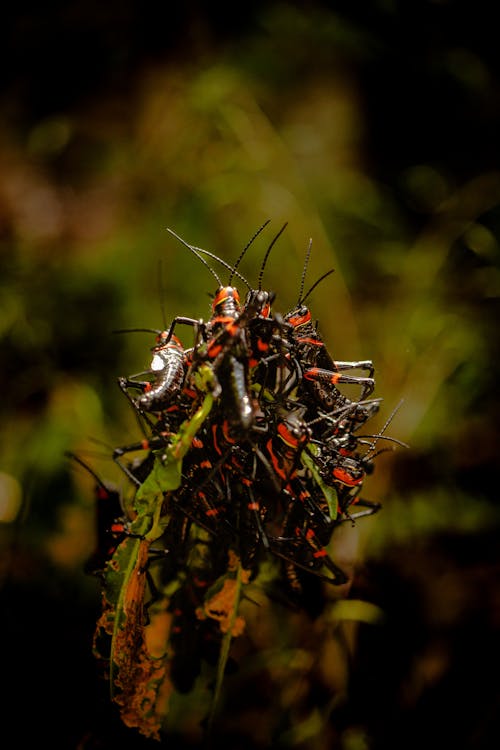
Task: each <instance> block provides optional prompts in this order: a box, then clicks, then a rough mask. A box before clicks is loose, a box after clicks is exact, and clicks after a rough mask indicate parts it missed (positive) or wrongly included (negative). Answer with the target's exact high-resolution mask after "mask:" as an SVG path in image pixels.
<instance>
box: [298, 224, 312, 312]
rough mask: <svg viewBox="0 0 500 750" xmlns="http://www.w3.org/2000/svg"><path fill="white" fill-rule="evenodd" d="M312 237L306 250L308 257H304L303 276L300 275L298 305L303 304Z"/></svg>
mask: <svg viewBox="0 0 500 750" xmlns="http://www.w3.org/2000/svg"><path fill="white" fill-rule="evenodd" d="M312 244H313V241H312V238H311V239H310V240H309V246H308V248H307V251H306V257H305V259H304V265H303V267H302V276H301V277H300V286H299V298H298V300H297V307H298V306H299V305H301V304H302V302H303V299H302V293H303V291H304V282H305V280H306V272H307V266H308V265H309V258H310V256H311V250H312Z"/></svg>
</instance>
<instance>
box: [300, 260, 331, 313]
mask: <svg viewBox="0 0 500 750" xmlns="http://www.w3.org/2000/svg"><path fill="white" fill-rule="evenodd" d="M334 271H335V269H334V268H330V270H329V271H327V272H326V273H324V274H323V276H320V277H319V279H318V280H317V281H315V282H314V284H313V285H312V287H311V288H310V289H309V291H308V292H307V293H306V294H304V296H303V297H302V299H300V298H299V301H298V303H297V304H298V305H303V304H304V302H305V301H306V299H307V298H308V297H309V295H310V294H311V292H312V291H313V290H314V289H316V287H317V286H318V284H319V283H320V282H321V281H323V279H326V277H327V276H330V274H331V273H333V272H334Z"/></svg>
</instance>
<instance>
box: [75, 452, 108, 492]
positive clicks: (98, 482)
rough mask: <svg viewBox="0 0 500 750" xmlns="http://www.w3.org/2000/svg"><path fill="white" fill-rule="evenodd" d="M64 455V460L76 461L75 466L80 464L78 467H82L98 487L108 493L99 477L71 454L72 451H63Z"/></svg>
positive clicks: (77, 457) (78, 457) (80, 459)
mask: <svg viewBox="0 0 500 750" xmlns="http://www.w3.org/2000/svg"><path fill="white" fill-rule="evenodd" d="M64 455H65V456H66V458H71V459H72V460H73V461H76V463H77V464H80V466H83V468H84V469H85V470H86V471H87V472H88V473H89V474H90V475H91V476H92V477H93V478H94V479H95V481H96V482H97V484H98V485H99V487H101V488H102V489H103V490H106V492H107V491H108V488H107V487H106V485H105V484H104V482H103V481H102V479H101V478H100V476H99V475H98V474H97V473H96V472H95V471H94V470H93V469H92V468H91V467H90V466H89V465H88V464H87V463H86V462H85V461H84V460H83V459H82V458H80V456H77V455H76V453H73V452H72V451H64Z"/></svg>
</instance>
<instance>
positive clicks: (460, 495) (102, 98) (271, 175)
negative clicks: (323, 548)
mask: <svg viewBox="0 0 500 750" xmlns="http://www.w3.org/2000/svg"><path fill="white" fill-rule="evenodd" d="M2 29H3V34H2V45H1V46H0V56H1V60H0V106H1V112H2V117H1V120H0V243H1V244H0V280H1V281H0V284H1V287H0V290H1V300H0V304H1V309H2V314H1V315H0V325H1V329H0V333H1V341H0V351H1V362H2V368H1V374H0V378H1V379H2V386H3V387H2V392H3V394H4V398H3V399H2V402H1V404H0V410H1V417H2V421H1V424H2V426H1V432H0V440H1V452H2V466H1V467H0V472H1V473H0V480H1V484H0V492H1V497H2V507H3V510H2V520H1V521H0V538H1V541H2V548H3V551H2V569H1V574H2V590H1V594H0V596H1V602H2V610H1V628H0V634H1V643H2V646H3V649H4V655H3V657H2V663H3V664H5V669H3V670H2V672H3V677H2V679H3V682H4V691H6V693H7V696H8V698H7V704H6V705H5V707H4V732H5V735H6V736H11V737H16V746H18V747H28V746H31V744H33V743H34V742H39V743H41V742H42V741H44V742H47V743H50V745H51V746H52V747H54V748H56V747H57V748H58V747H60V748H68V750H69V749H71V750H72V749H76V748H78V747H82V748H83V747H87V748H89V747H90V748H108V747H109V748H111V747H113V748H114V747H120V746H124V747H129V746H130V747H142V746H143V745H144V746H145V745H147V746H150V745H152V746H155V743H150V742H147V741H146V740H141V739H140V738H138V737H136V735H135V733H134V732H133V730H125V729H124V728H123V727H121V725H120V724H119V722H118V721H116V719H115V718H114V716H113V714H112V712H109V710H108V706H107V701H106V695H105V690H103V688H102V686H101V685H100V683H99V681H98V680H97V678H96V675H95V665H94V662H93V659H92V655H91V638H92V632H93V623H94V621H95V617H96V616H97V613H98V611H99V591H98V586H97V582H96V581H94V580H93V579H91V578H89V577H87V576H85V575H84V574H83V572H82V571H83V564H84V561H85V559H86V557H87V556H88V555H89V554H90V552H91V550H92V548H93V542H94V536H93V534H94V530H93V515H92V514H93V507H92V480H91V478H90V477H89V476H87V475H86V474H85V472H83V471H79V470H77V469H76V468H75V466H74V465H71V464H70V462H68V461H67V460H66V459H65V458H64V451H65V450H68V449H69V450H74V451H75V452H76V453H78V454H79V455H82V456H86V458H87V460H89V462H90V463H91V464H92V465H93V466H94V468H95V469H96V470H97V471H98V472H99V473H100V474H101V475H102V476H104V477H105V478H108V477H109V478H111V479H117V475H116V470H115V467H114V466H113V465H112V462H111V461H110V460H109V459H108V458H107V455H109V446H110V445H111V446H114V445H119V444H124V443H127V442H129V441H131V440H134V439H137V434H136V433H137V430H136V425H135V422H134V419H133V415H132V414H131V413H130V410H129V409H128V407H127V405H126V403H124V399H123V396H122V395H121V393H120V392H119V390H118V388H117V386H116V378H117V377H118V376H119V375H123V374H128V373H132V372H137V371H140V370H141V369H143V368H144V367H145V366H147V357H148V347H149V346H150V342H149V339H146V340H145V339H144V338H143V337H141V335H140V334H134V335H132V334H131V335H130V336H118V335H116V334H113V331H114V330H116V329H118V328H124V327H138V326H149V327H154V328H158V327H161V326H162V325H163V318H162V316H163V315H165V316H166V319H167V320H169V319H170V318H171V317H173V316H174V315H175V314H181V315H190V316H194V317H199V316H202V317H203V316H206V315H207V313H208V297H207V293H208V292H212V291H213V290H212V289H211V286H210V284H211V279H210V278H207V274H206V271H205V270H204V269H203V268H202V267H199V268H198V266H197V265H196V261H194V260H193V258H192V257H191V256H189V255H188V254H187V253H184V252H183V250H182V246H180V245H177V244H176V243H175V242H174V241H173V239H172V238H171V237H169V235H167V233H166V231H165V228H166V227H167V226H170V227H172V228H173V229H174V230H175V231H176V232H178V233H179V234H181V235H182V236H183V237H185V238H186V239H187V240H188V241H189V242H192V243H193V244H195V245H199V246H202V247H205V248H207V249H210V250H212V251H214V252H216V253H218V254H220V255H221V256H222V257H224V258H225V259H226V260H228V261H231V260H233V261H234V259H235V258H236V257H237V255H238V254H239V251H240V250H241V248H242V247H243V246H244V245H245V244H246V242H247V240H248V238H249V237H250V236H252V234H253V233H254V232H255V230H256V229H257V228H258V227H259V226H260V225H261V224H262V223H263V222H264V221H265V220H266V219H268V218H270V219H271V226H272V227H273V228H274V231H277V230H278V229H279V228H280V227H281V225H282V223H283V222H284V221H288V222H289V226H288V228H287V231H286V232H285V234H284V236H283V238H282V239H281V240H280V242H279V243H278V245H277V246H276V249H273V253H272V254H271V257H270V260H269V263H268V267H267V268H266V283H267V284H268V285H269V287H270V288H273V289H274V290H275V291H276V292H277V295H278V296H277V301H278V306H279V305H282V307H281V309H282V310H283V311H286V310H287V309H289V308H290V307H291V306H292V304H293V303H294V301H295V299H296V295H297V290H298V283H299V278H300V273H301V269H302V262H303V258H304V253H305V250H306V247H307V243H308V241H309V238H310V237H312V239H313V254H312V260H311V267H310V269H309V271H308V279H309V281H310V283H312V282H313V281H314V280H315V279H316V278H318V277H319V275H321V273H323V272H324V271H325V270H328V269H329V268H331V267H334V268H335V273H334V274H333V275H332V276H331V277H330V278H329V279H328V281H325V282H323V283H322V284H321V285H320V286H319V287H318V289H317V291H316V292H315V294H314V296H313V297H312V298H311V306H312V307H313V311H314V312H315V314H316V315H317V317H318V318H319V321H320V325H321V330H322V332H323V334H324V336H325V338H326V340H327V341H328V342H329V345H330V347H331V352H332V354H333V356H335V357H337V358H339V359H353V358H358V357H360V358H371V359H373V360H374V362H375V365H376V378H377V391H376V395H380V396H382V397H383V399H384V402H383V404H384V408H383V410H382V413H381V415H380V421H379V423H378V424H377V425H375V426H374V428H373V429H374V430H375V429H376V428H380V427H381V425H382V424H383V422H384V421H385V420H386V419H387V418H388V416H389V415H390V414H391V413H392V411H393V410H394V409H395V407H396V406H397V405H398V404H399V403H400V400H401V399H403V403H402V406H401V407H400V408H399V410H398V411H397V412H396V414H395V415H394V418H393V420H392V422H391V425H390V427H389V429H388V434H391V435H393V436H394V437H397V438H398V439H400V440H403V441H406V442H407V443H408V444H409V445H410V448H409V449H408V450H399V451H397V452H394V453H386V454H384V455H382V456H380V459H379V461H378V463H377V468H376V471H375V474H374V475H373V477H370V478H369V479H368V480H367V482H366V494H367V495H369V496H370V497H371V498H373V499H376V500H379V501H381V502H382V503H383V505H384V508H383V511H382V512H381V513H380V514H378V515H377V516H375V517H373V518H372V519H370V520H369V521H367V522H366V524H361V523H360V524H359V531H356V532H353V534H354V536H353V539H352V540H351V541H349V539H348V540H347V541H345V540H344V542H342V544H344V545H346V549H345V550H344V549H343V547H342V546H341V542H340V541H339V545H340V546H339V548H338V549H339V552H338V554H339V555H342V554H345V555H347V556H349V555H348V552H349V549H351V547H352V546H353V548H354V553H353V554H354V564H355V577H354V581H353V585H352V589H351V592H350V598H351V599H353V600H355V601H357V600H361V601H365V602H368V603H370V604H373V605H374V606H375V608H376V609H375V610H369V611H371V612H373V611H376V612H378V613H379V614H382V615H383V619H381V620H380V621H379V620H377V619H370V617H368V618H367V619H365V618H364V617H363V616H361V615H355V614H353V612H354V610H350V614H348V615H347V617H346V618H344V619H343V617H342V616H341V615H339V610H335V609H334V605H335V596H334V595H332V594H331V593H330V594H325V593H324V592H320V591H318V592H316V593H317V596H318V597H319V598H320V600H321V602H323V604H324V610H323V612H322V615H321V616H320V617H319V619H318V618H316V619H314V618H313V619H312V620H311V619H310V618H307V617H304V620H303V621H301V622H300V624H299V626H298V630H297V632H295V631H293V633H294V634H292V633H291V632H288V631H287V632H286V633H284V632H282V631H279V628H278V629H277V632H280V636H281V637H282V639H283V640H282V642H279V643H276V642H275V641H273V640H272V639H271V640H270V641H266V638H265V637H264V636H262V638H263V643H264V644H265V646H266V647H267V648H271V647H274V648H277V649H278V650H279V648H281V649H282V652H283V658H284V661H285V663H288V662H290V663H291V661H292V659H291V656H290V654H292V652H293V653H296V652H295V650H294V649H297V648H298V645H297V644H299V646H300V649H302V651H301V653H302V652H303V653H305V654H306V655H307V656H308V658H310V659H311V660H312V663H313V664H314V665H315V666H314V667H313V668H311V670H309V671H308V670H307V669H306V670H305V672H304V673H303V674H302V673H301V672H300V669H299V671H298V673H297V672H293V668H292V673H293V675H292V677H293V679H295V678H297V680H298V682H297V693H296V694H295V696H292V697H290V695H288V694H287V693H286V691H285V689H284V685H286V684H287V683H288V680H289V673H288V672H286V671H285V672H284V673H282V672H280V671H279V669H278V670H277V669H276V665H275V664H274V663H271V662H272V660H271V659H269V663H268V664H265V663H264V666H263V667H262V670H261V672H260V673H258V674H257V678H256V677H255V675H254V676H253V678H252V674H253V673H252V671H251V670H249V669H248V665H246V666H245V664H243V666H242V669H241V673H242V675H243V676H242V678H241V680H240V682H239V683H235V684H236V685H238V686H239V688H238V689H236V688H234V686H233V692H232V693H231V695H232V701H233V702H232V703H231V701H230V700H229V697H227V698H226V700H227V701H228V703H227V712H226V715H223V718H222V719H221V724H220V731H221V732H226V733H228V732H229V731H231V732H232V735H231V736H232V737H233V738H234V744H235V746H238V747H240V746H241V747H267V746H275V747H299V748H301V747H303V748H311V749H313V750H316V748H318V750H320V748H321V749H322V748H324V747H326V748H330V747H331V748H337V747H338V748H340V749H341V750H368V749H370V750H371V749H378V748H384V749H385V748H392V747H398V748H399V747H405V748H407V749H411V748H417V747H421V746H422V744H425V745H426V746H428V747H436V748H438V747H453V748H470V749H474V750H476V749H480V748H486V747H488V748H490V747H492V746H494V745H495V742H498V740H499V735H500V732H499V726H498V713H499V709H500V705H499V697H500V695H499V691H498V686H497V685H498V679H497V675H498V671H499V670H498V668H499V666H500V665H499V663H498V646H497V644H498V635H499V625H500V594H499V590H498V587H497V580H498V569H499V556H498V507H497V497H496V492H495V486H496V473H497V467H498V458H499V457H498V450H497V446H498V416H499V408H498V399H497V390H498V389H497V384H498V378H499V368H498V362H499V354H500V352H499V350H498V336H497V331H498V323H499V298H500V269H499V255H500V251H499V245H498V242H499V239H498V238H499V225H500V163H499V162H500V150H499V148H498V133H499V131H500V96H499V83H500V81H499V75H500V60H499V59H498V52H497V49H498V40H497V26H496V24H495V22H494V18H493V8H492V4H491V3H487V2H475V3H466V2H462V3H461V2H452V1H451V0H450V1H449V2H446V1H445V0H442V1H441V2H426V1H422V2H397V0H385V1H383V0H380V2H358V3H348V2H345V3H343V2H333V3H321V2H309V3H290V2H289V3H275V2H271V3H249V4H247V5H246V6H241V7H238V8H237V7H236V6H234V7H227V6H225V5H221V6H218V5H217V4H214V3H212V4H210V5H209V6H208V5H207V6H205V5H204V4H202V3H190V4H188V5H187V6H186V7H184V8H179V7H168V9H167V11H166V12H165V10H163V12H161V11H159V9H158V6H156V5H154V4H152V3H140V4H139V3H136V4H134V3H130V2H129V3H127V2H121V3H115V2H110V3H107V4H105V6H102V5H101V4H98V3H93V2H86V3H83V2H81V3H77V2H71V3H48V4H45V5H43V6H40V5H38V4H35V3H27V2H26V3H18V4H17V5H16V6H15V9H14V7H13V6H12V7H8V8H7V9H4V10H3V20H2ZM272 231H273V230H266V235H265V237H264V238H263V239H262V241H261V240H259V243H257V247H256V249H255V250H254V251H253V253H254V254H253V255H251V254H250V253H249V254H248V255H247V257H246V258H245V261H244V263H243V264H242V271H243V272H244V273H245V274H246V275H247V276H248V277H249V278H255V277H256V275H257V269H258V267H259V263H260V259H261V258H262V256H263V253H264V252H265V248H266V247H267V244H268V243H269V241H270V239H271V237H272V236H273V234H272ZM162 307H163V312H162ZM350 544H351V547H350V546H349V545H350ZM334 547H335V540H334ZM346 550H347V551H346ZM351 562H352V560H351ZM282 617H283V614H282V613H281V614H277V615H276V616H274V614H273V612H271V613H268V618H269V620H270V622H267V630H266V632H274V630H273V628H275V627H276V622H278V621H281V620H280V618H282ZM285 619H286V618H285ZM292 630H293V628H292ZM311 634H313V636H311ZM254 635H255V634H254ZM262 638H261V636H260V635H259V634H257V635H255V643H260V642H261V640H262ZM294 639H295V640H294ZM306 661H307V660H306ZM264 662H265V660H264ZM321 662H323V664H326V665H327V667H326V668H323V669H322V668H321ZM318 664H319V665H320V666H318ZM245 670H247V671H245ZM270 675H271V677H270ZM273 675H274V676H273ZM297 675H298V677H297ZM299 677H302V682H300V679H299ZM293 679H292V682H293ZM299 683H300V684H301V685H302V688H300V689H299V687H298V685H299ZM304 685H305V688H304V687H303V686H304ZM297 696H298V697H297ZM184 710H185V711H187V712H189V707H188V709H186V708H184ZM230 715H231V716H232V717H233V719H234V717H236V720H235V721H234V720H233V724H231V728H230V729H229V728H228V727H229V725H230V722H229V723H228V721H229V719H228V717H229V716H230ZM318 715H319V716H321V717H322V720H321V721H319V720H318ZM234 724H236V727H237V728H235V726H234ZM183 726H184V724H183V720H182V715H181V718H180V719H178V725H177V726H176V727H174V728H173V729H172V734H171V739H170V743H171V745H172V746H176V743H178V744H179V746H181V745H182V744H183V743H186V744H187V743H188V737H187V736H183V730H182V727H183ZM238 727H239V729H238ZM290 727H294V728H295V730H294V731H290ZM297 727H298V728H299V729H297ZM176 732H177V733H178V735H179V736H177V735H176ZM270 738H274V739H270ZM216 741H218V738H216Z"/></svg>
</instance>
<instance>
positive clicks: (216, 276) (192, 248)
mask: <svg viewBox="0 0 500 750" xmlns="http://www.w3.org/2000/svg"><path fill="white" fill-rule="evenodd" d="M167 232H169V233H170V234H171V235H172V236H173V237H175V238H176V239H177V240H179V242H181V243H182V244H183V245H184V247H187V248H188V250H191V252H192V253H193V254H194V255H196V257H197V258H198V260H201V262H202V263H203V265H204V266H206V267H207V268H208V270H209V271H210V273H211V274H212V276H214V277H215V279H216V281H217V284H218V285H219V286H224V285H223V283H222V281H221V279H220V277H219V276H218V275H217V274H216V272H215V271H214V269H213V268H212V267H211V266H210V265H209V264H208V263H207V261H206V260H205V258H203V257H202V256H201V255H200V251H201V252H205V253H207V251H206V250H201V248H199V247H193V245H190V244H189V242H186V240H183V239H182V237H179V235H178V234H176V233H175V232H174V231H173V230H172V229H170V228H169V227H167ZM207 254H208V255H210V254H211V253H207Z"/></svg>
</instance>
